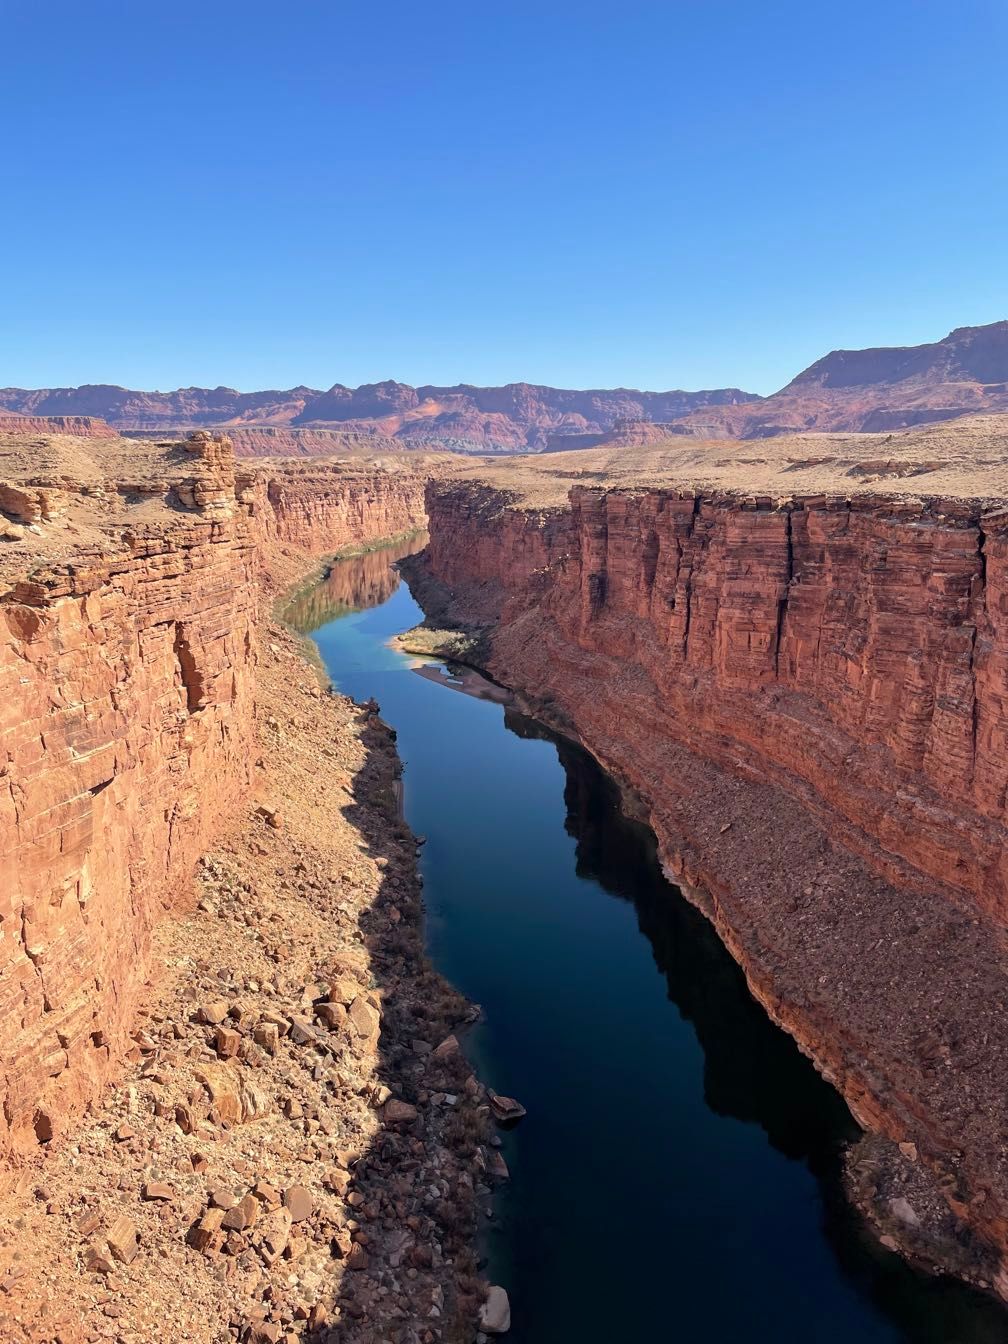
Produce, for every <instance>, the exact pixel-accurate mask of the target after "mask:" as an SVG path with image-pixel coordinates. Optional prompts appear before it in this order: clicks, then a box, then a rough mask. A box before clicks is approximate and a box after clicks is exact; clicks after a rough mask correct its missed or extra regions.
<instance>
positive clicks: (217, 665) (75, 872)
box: [0, 432, 424, 1151]
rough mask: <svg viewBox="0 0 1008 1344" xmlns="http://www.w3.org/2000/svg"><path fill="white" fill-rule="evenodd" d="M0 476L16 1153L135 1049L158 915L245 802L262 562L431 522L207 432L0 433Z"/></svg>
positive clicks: (416, 500) (5, 887) (358, 488)
mask: <svg viewBox="0 0 1008 1344" xmlns="http://www.w3.org/2000/svg"><path fill="white" fill-rule="evenodd" d="M0 481H2V482H3V484H2V485H0V528H2V530H3V533H4V537H5V540H4V542H3V544H2V545H3V550H2V555H0V930H2V934H3V943H2V957H3V965H2V975H0V1055H2V1059H3V1074H2V1079H0V1094H2V1103H3V1119H2V1122H0V1151H17V1150H19V1149H26V1148H32V1147H34V1146H36V1145H37V1144H39V1143H46V1142H48V1141H49V1140H50V1139H51V1138H53V1137H54V1136H55V1135H56V1134H57V1133H58V1132H59V1131H60V1130H62V1129H65V1128H66V1127H67V1125H68V1124H69V1123H70V1122H71V1121H72V1119H73V1117H74V1116H75V1115H76V1114H77V1113H78V1112H79V1110H80V1108H81V1107H82V1106H83V1105H84V1104H86V1103H88V1102H90V1101H92V1100H93V1099H94V1098H95V1097H96V1096H97V1094H98V1091H99V1090H100V1088H101V1085H102V1083H103V1082H104V1081H105V1080H106V1079H107V1078H108V1076H109V1075H110V1073H111V1072H112V1071H113V1070H114V1067H115V1065H116V1064H117V1063H118V1062H119V1061H121V1059H122V1058H123V1056H124V1055H125V1054H127V1053H128V1052H131V1051H132V1052H133V1053H135V1052H136V1047H135V1046H134V1045H133V1044H132V1042H131V1038H130V1033H131V1029H132V1026H133V1022H134V1014H135V1008H136V996H137V992H138V990H139V988H140V986H141V985H142V983H143V978H144V974H145V968H146V957H147V950H148V946H149V941H150V933H151V928H152V925H153V924H154V922H155V920H156V918H157V917H158V915H159V914H160V913H161V912H162V911H163V910H164V909H166V908H179V907H181V906H184V905H185V903H186V901H187V897H188V892H189V883H190V875H191V873H192V870H193V867H194V865H195V863H196V860H197V859H198V858H199V856H200V854H201V853H203V852H204V850H205V849H206V847H207V845H208V844H209V843H210V842H211V840H212V839H213V838H214V837H215V836H216V835H218V834H219V832H220V830H221V828H222V826H224V825H225V824H226V823H227V822H228V821H229V820H230V819H231V818H232V817H233V816H234V814H235V809H236V807H237V805H238V803H239V801H240V800H241V799H242V797H243V796H244V795H245V793H246V792H247V789H248V787H249V776H250V768H251V760H252V758H253V756H254V750H253V748H254V744H255V741H256V735H257V730H256V721H255V720H256V714H255V669H256V658H257V655H256V636H255V624H256V603H257V596H258V581H259V573H260V568H261V565H262V562H263V559H264V557H266V556H267V555H268V554H269V553H270V551H271V548H276V547H278V546H281V545H282V546H284V547H295V548H298V549H299V550H300V551H301V552H302V553H304V554H305V555H309V554H312V553H316V554H319V553H323V552H326V551H330V552H331V551H333V550H336V549H338V548H340V547H342V546H345V545H348V544H353V543H359V542H362V541H367V540H371V539H374V538H376V537H379V536H383V535H386V534H387V533H389V532H392V533H401V532H404V531H407V530H409V529H410V528H413V527H415V526H417V525H418V523H420V522H421V521H422V520H423V516H424V515H423V500H422V481H421V478H420V477H419V476H417V475H415V474H413V473H409V472H400V471H396V470H390V469H380V468H368V467H358V468H349V467H345V466H339V465H334V466H329V467H326V466H324V465H321V466H317V467H316V468H315V469H314V472H313V474H312V477H311V481H310V483H307V484H306V482H305V480H304V478H302V477H300V476H299V475H298V473H297V472H296V470H292V471H291V472H290V474H289V475H288V474H287V473H286V469H285V468H284V467H283V466H282V465H281V466H276V467H275V468H271V469H270V470H269V471H268V472H266V473H263V474H257V473H244V474H241V473H239V474H236V467H235V462H234V455H233V450H232V447H231V444H230V442H229V441H228V440H227V439H225V438H223V437H220V436H218V437H217V438H213V437H211V436H210V435H209V434H208V433H206V432H203V433H200V434H197V435H194V436H192V439H191V440H190V442H189V443H188V444H186V445H138V444H125V443H123V442H122V441H119V440H113V441H112V442H110V443H106V442H104V441H94V442H90V441H89V442H88V443H85V442H84V441H83V440H80V439H71V440H60V439H40V440H28V439H26V438H11V439H9V440H5V441H4V442H3V443H2V444H0Z"/></svg>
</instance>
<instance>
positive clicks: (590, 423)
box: [0, 380, 756, 452]
mask: <svg viewBox="0 0 1008 1344" xmlns="http://www.w3.org/2000/svg"><path fill="white" fill-rule="evenodd" d="M754 399H756V398H755V394H754V393H750V392H742V391H740V390H739V389H737V388H722V389H717V390H715V391H705V392H680V391H673V392H637V391H635V390H632V389H627V388H616V389H613V390H605V389H599V390H589V391H573V390H567V389H563V388H554V387H542V386H537V385H534V384H531V383H510V384H507V385H505V386H503V387H473V386H469V385H467V384H459V385H457V386H454V387H438V386H434V385H430V384H429V385H425V386H422V387H412V386H410V385H409V384H408V383H398V382H394V381H392V380H389V381H387V382H383V383H367V384H364V385H363V386H361V387H356V388H351V387H345V386H344V385H343V384H342V383H336V384H334V385H333V386H332V387H331V388H329V389H328V391H325V392H321V391H319V390H317V389H316V388H310V387H295V388H290V389H287V390H269V391H262V392H236V391H235V390H234V389H233V388H227V387H216V388H200V387H185V388H179V389H177V390H176V391H174V392H141V391H133V390H131V389H129V388H123V387H115V386H110V385H102V384H92V385H85V386H83V387H66V388H38V389H34V390H27V389H24V388H2V389H0V412H7V413H9V414H19V415H26V416H35V417H38V416H84V415H87V416H100V417H101V418H102V419H104V420H106V421H107V422H108V423H109V424H110V425H112V426H114V427H115V428H116V429H118V430H121V431H123V432H126V433H129V432H134V433H135V432H141V433H151V432H153V433H159V432H160V433H168V432H172V431H176V430H182V429H196V428H208V427H211V426H220V427H239V426H241V427H243V428H244V429H248V430H249V431H251V430H252V429H253V428H255V427H259V426H263V427H272V428H274V429H280V428H285V429H289V430H313V431H314V430H318V431H320V430H338V431H344V432H347V433H353V434H355V435H357V434H369V435H376V436H382V437H388V438H395V439H398V440H400V441H403V446H404V447H408V446H426V445H428V444H436V443H441V442H447V443H449V444H450V445H451V446H458V447H463V448H469V449H470V450H471V451H487V450H491V451H493V450H497V451H510V452H515V451H528V450H530V449H531V450H537V449H539V448H542V447H544V446H545V443H546V439H547V438H548V436H549V435H550V434H556V433H571V434H575V433H587V432H593V431H594V432H600V431H604V430H609V429H611V428H612V427H613V425H614V424H616V423H617V422H619V421H621V420H625V419H650V420H671V419H676V418H678V417H680V416H683V415H686V414H688V413H689V412H690V411H692V410H696V409H699V408H700V407H719V406H734V405H736V404H738V403H739V402H744V401H751V400H754ZM315 437H316V438H317V436H315ZM253 438H254V436H253V435H252V434H251V433H249V434H247V435H246V434H243V435H242V436H241V438H240V443H241V444H245V445H247V444H248V443H250V442H252V440H253ZM263 438H264V440H265V439H266V438H267V436H263ZM269 441H270V442H271V443H272V445H273V446H272V447H271V448H270V449H268V450H267V451H274V452H275V451H278V449H277V447H276V445H277V444H278V443H280V442H283V441H284V439H283V436H278V435H272V436H269ZM312 441H313V440H312V438H311V436H308V435H304V434H299V435H291V436H290V442H291V443H292V444H303V443H305V442H312ZM246 451H249V449H248V448H247V447H246ZM295 451H298V449H297V448H295Z"/></svg>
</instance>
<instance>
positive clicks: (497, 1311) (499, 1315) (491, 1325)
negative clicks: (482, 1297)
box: [479, 1284, 511, 1335]
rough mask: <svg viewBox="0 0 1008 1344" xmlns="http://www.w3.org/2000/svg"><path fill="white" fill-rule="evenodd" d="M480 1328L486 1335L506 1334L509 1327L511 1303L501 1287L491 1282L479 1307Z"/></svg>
mask: <svg viewBox="0 0 1008 1344" xmlns="http://www.w3.org/2000/svg"><path fill="white" fill-rule="evenodd" d="M479 1324H480V1329H481V1330H483V1331H485V1332H486V1334H488V1335H506V1334H507V1332H508V1331H509V1330H510V1329H511V1303H510V1302H509V1301H508V1295H507V1293H506V1292H505V1291H504V1289H503V1288H501V1287H499V1286H498V1285H497V1284H491V1286H490V1287H489V1288H488V1289H487V1295H486V1301H485V1302H484V1303H483V1305H482V1307H480V1314H479Z"/></svg>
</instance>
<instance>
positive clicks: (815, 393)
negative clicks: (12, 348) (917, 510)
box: [0, 322, 1008, 456]
mask: <svg viewBox="0 0 1008 1344" xmlns="http://www.w3.org/2000/svg"><path fill="white" fill-rule="evenodd" d="M1005 410H1008V322H994V323H991V324H990V325H988V326H982V327H958V328H956V330H955V331H953V332H951V333H950V334H949V335H948V336H946V337H945V338H944V340H941V341H934V342H931V343H930V344H926V345H914V346H894V347H879V348H876V349H869V350H834V351H832V352H831V353H830V354H828V355H825V356H823V358H822V359H819V360H816V362H815V363H814V364H811V365H809V367H808V368H807V369H804V370H803V371H802V372H801V373H799V374H798V376H797V377H796V378H793V379H792V380H791V382H790V383H788V384H787V386H786V387H783V388H781V390H780V391H779V392H775V393H774V394H773V395H772V396H769V397H760V396H757V395H755V394H754V393H752V392H743V391H741V390H740V389H739V388H734V387H727V388H715V389H713V390H709V391H700V392H683V391H671V392H639V391H636V390H635V389H632V388H610V389H589V390H587V391H577V390H573V389H565V388H557V387H545V386H541V385H539V384H534V383H507V384H505V385H504V386H503V387H475V386H472V385H471V384H469V383H457V384H455V385H454V386H443V387H442V386H435V385H433V384H426V385H423V386H420V387H412V386H410V384H408V383H399V382H395V381H393V380H391V379H389V380H387V381H385V382H381V383H365V384H362V385H361V386H360V387H346V386H344V385H343V384H342V383H334V384H333V386H332V387H330V388H329V389H328V390H327V391H320V390H318V389H316V388H311V387H293V388H288V389H285V390H267V391H261V392H237V391H235V389H234V388H230V387H216V388H203V387H185V388H178V389H177V390H176V391H174V392H138V391H131V390H130V389H128V388H124V387H114V386H111V385H106V384H89V385H85V386H83V387H64V388H39V389H35V390H25V389H23V388H10V387H9V388H2V389H0V416H7V417H19V419H18V424H19V425H20V427H21V428H24V429H30V428H37V427H38V424H36V423H35V422H39V423H41V422H42V421H48V422H49V429H50V431H51V430H53V429H55V428H56V426H55V425H54V424H53V423H52V421H53V418H54V417H59V418H61V419H62V420H63V421H64V422H65V425H64V426H63V427H61V429H60V432H62V433H81V434H89V435H94V434H101V433H105V432H111V431H110V430H109V429H108V427H109V426H111V427H112V429H114V430H116V431H118V432H121V433H127V434H140V435H144V436H151V435H155V436H158V435H167V434H172V435H176V434H179V433H181V432H185V431H189V430H192V429H200V428H210V427H225V426H226V427H227V429H228V432H229V434H230V435H231V436H232V438H233V439H234V443H235V449H236V451H237V452H238V453H239V454H240V455H242V456H263V455H264V456H292V455H300V456H318V455H326V454H332V453H341V452H355V451H369V452H374V451H375V450H378V451H386V450H395V449H402V448H429V449H444V448H448V449H452V450H454V451H459V452H470V453H527V452H536V453H538V452H543V451H557V450H559V449H565V448H567V449H569V448H577V447H593V446H596V445H598V444H599V443H602V442H606V441H609V440H611V439H613V438H614V437H615V438H616V439H617V440H618V441H620V442H623V441H626V442H628V443H633V444H636V443H640V442H649V441H654V440H655V439H657V438H668V437H670V436H672V435H688V436H692V437H695V438H715V439H718V438H721V439H727V438H733V439H759V438H768V437H771V436H774V435H778V434H791V433H802V432H807V431H809V430H844V431H849V430H855V431H858V430H861V431H889V430H896V429H904V428H907V427H909V426H912V425H920V424H927V423H934V422H938V421H941V420H946V419H950V418H952V417H955V416H960V415H970V414H983V413H987V412H991V411H1005ZM29 421H31V422H33V423H32V424H29V423H28V422H29ZM102 422H104V425H105V428H104V429H102V428H101V425H102ZM71 423H72V424H73V425H75V426H76V428H69V427H68V426H69V424H71Z"/></svg>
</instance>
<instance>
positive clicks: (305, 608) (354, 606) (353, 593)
mask: <svg viewBox="0 0 1008 1344" xmlns="http://www.w3.org/2000/svg"><path fill="white" fill-rule="evenodd" d="M426 545H427V537H426V534H424V533H418V534H417V535H415V536H412V537H407V538H406V540H405V541H399V542H394V543H392V544H391V545H389V546H382V547H381V548H380V549H378V550H374V551H365V552H364V553H363V554H361V555H355V556H353V557H352V562H348V561H346V560H335V561H334V562H333V564H332V567H331V568H330V570H329V573H328V574H327V575H326V576H325V578H324V579H322V580H320V582H318V583H316V584H314V585H313V586H312V587H311V588H307V589H305V591H304V592H301V593H298V594H297V595H296V596H295V597H293V598H292V599H291V601H290V602H289V603H288V604H287V606H286V607H285V608H284V620H285V621H287V623H288V624H289V625H292V626H293V627H294V628H295V630H300V631H301V633H302V634H306V635H308V634H311V632H312V631H313V630H318V629H320V628H321V627H322V626H323V625H327V624H328V622H329V621H335V620H337V619H338V618H339V617H340V616H348V615H350V613H351V612H354V611H365V610H367V609H368V608H369V607H377V606H379V605H380V604H381V603H382V602H387V601H388V599H389V598H390V597H391V596H392V594H393V593H394V592H395V591H396V589H397V588H398V587H399V583H400V579H399V571H398V570H397V569H393V568H392V566H393V565H394V564H395V563H396V561H397V560H403V559H405V557H406V556H407V555H414V554H415V553H416V552H417V551H421V550H423V548H424V546H426Z"/></svg>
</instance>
